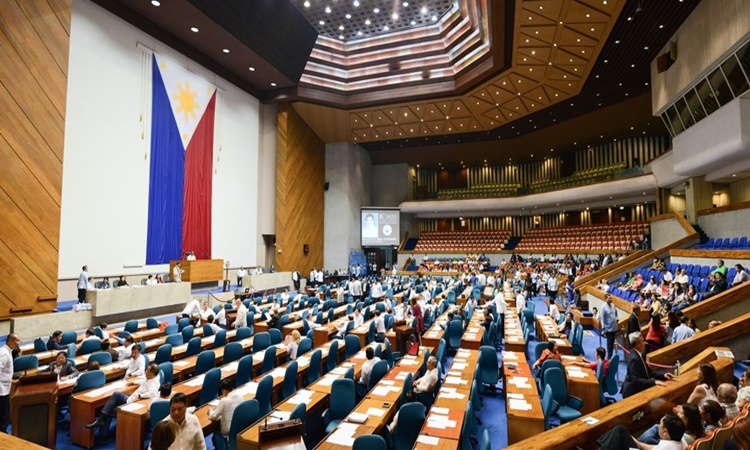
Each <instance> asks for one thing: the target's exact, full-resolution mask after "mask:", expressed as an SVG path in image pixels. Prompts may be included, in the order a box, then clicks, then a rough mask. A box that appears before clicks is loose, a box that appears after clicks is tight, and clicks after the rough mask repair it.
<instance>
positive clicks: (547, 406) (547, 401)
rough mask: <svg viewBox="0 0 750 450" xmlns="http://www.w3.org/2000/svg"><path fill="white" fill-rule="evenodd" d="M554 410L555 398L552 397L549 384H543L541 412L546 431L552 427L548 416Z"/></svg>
mask: <svg viewBox="0 0 750 450" xmlns="http://www.w3.org/2000/svg"><path fill="white" fill-rule="evenodd" d="M554 412H555V400H554V399H553V398H552V388H551V387H549V385H545V386H544V394H542V413H543V414H544V430H545V431H547V430H549V429H550V428H552V424H551V422H550V418H551V417H552V414H553V413H554Z"/></svg>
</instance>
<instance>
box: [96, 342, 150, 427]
mask: <svg viewBox="0 0 750 450" xmlns="http://www.w3.org/2000/svg"><path fill="white" fill-rule="evenodd" d="M135 348H137V349H138V352H139V356H140V347H137V346H136V347H135ZM131 383H132V384H137V385H139V386H138V389H137V390H136V391H135V392H133V393H132V394H131V395H130V396H127V395H125V394H123V393H122V392H119V391H118V392H115V393H113V394H112V396H111V397H110V398H109V400H107V403H105V404H104V408H102V412H101V414H99V416H98V417H97V418H96V420H94V421H93V422H91V423H89V424H87V425H86V428H89V429H91V428H99V436H103V437H106V436H107V433H108V432H109V424H110V422H112V418H113V417H115V416H116V415H117V408H119V407H120V406H122V405H125V404H127V403H133V402H135V401H138V400H140V399H142V398H154V397H156V396H157V395H159V365H158V364H153V363H152V364H151V365H149V366H148V370H147V371H146V378H139V379H136V380H133V381H132V382H131Z"/></svg>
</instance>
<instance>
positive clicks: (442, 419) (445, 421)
mask: <svg viewBox="0 0 750 450" xmlns="http://www.w3.org/2000/svg"><path fill="white" fill-rule="evenodd" d="M427 426H428V427H430V428H455V427H456V421H455V420H451V419H450V418H449V417H448V416H443V415H440V414H434V413H431V414H430V416H429V417H428V418H427Z"/></svg>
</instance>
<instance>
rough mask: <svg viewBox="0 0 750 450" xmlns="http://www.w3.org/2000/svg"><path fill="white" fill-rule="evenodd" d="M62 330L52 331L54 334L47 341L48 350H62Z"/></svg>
mask: <svg viewBox="0 0 750 450" xmlns="http://www.w3.org/2000/svg"><path fill="white" fill-rule="evenodd" d="M62 334H63V333H62V331H60V330H55V332H54V333H52V336H51V337H50V338H49V340H48V341H47V350H62V349H63V346H62V345H60V341H62Z"/></svg>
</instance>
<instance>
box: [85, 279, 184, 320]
mask: <svg viewBox="0 0 750 450" xmlns="http://www.w3.org/2000/svg"><path fill="white" fill-rule="evenodd" d="M186 281H188V280H186ZM190 298H191V297H190V283H164V284H155V285H153V286H141V285H133V286H123V287H118V288H113V289H94V290H90V291H86V302H87V303H91V307H92V310H91V316H92V317H107V316H114V315H118V314H123V313H131V312H132V311H140V310H146V309H149V308H165V307H175V309H176V308H178V307H182V306H183V305H185V304H186V303H187V302H189V301H190ZM131 317H132V315H131Z"/></svg>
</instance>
